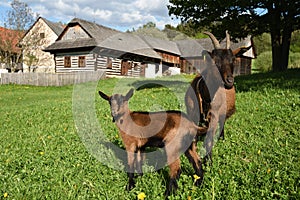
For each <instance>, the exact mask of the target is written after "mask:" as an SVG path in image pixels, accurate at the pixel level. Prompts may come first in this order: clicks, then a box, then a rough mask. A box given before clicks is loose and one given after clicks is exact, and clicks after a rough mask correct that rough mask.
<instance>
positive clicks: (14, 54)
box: [0, 0, 37, 71]
mask: <svg viewBox="0 0 300 200" xmlns="http://www.w3.org/2000/svg"><path fill="white" fill-rule="evenodd" d="M10 5H11V9H10V10H8V11H7V15H6V16H5V17H4V19H3V21H4V27H5V28H6V29H8V30H9V31H8V32H7V33H9V34H10V35H9V36H7V35H0V44H1V48H2V51H0V52H1V55H0V56H1V57H2V60H4V61H5V63H6V65H7V66H8V67H9V68H10V69H11V70H12V71H14V70H15V69H16V68H17V65H18V64H19V63H21V62H22V51H21V50H16V46H15V45H16V40H17V41H20V39H21V38H22V37H23V35H24V34H25V32H26V30H27V29H28V28H29V27H30V26H31V25H32V24H33V23H34V21H35V19H36V17H37V15H36V14H34V13H33V12H32V10H31V8H30V7H28V5H27V4H26V3H24V2H21V1H19V0H13V1H11V4H10ZM3 49H4V50H3Z"/></svg>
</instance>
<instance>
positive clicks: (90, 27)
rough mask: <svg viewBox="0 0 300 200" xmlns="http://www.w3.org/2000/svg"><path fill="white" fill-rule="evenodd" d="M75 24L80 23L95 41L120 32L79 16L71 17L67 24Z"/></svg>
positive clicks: (100, 40)
mask: <svg viewBox="0 0 300 200" xmlns="http://www.w3.org/2000/svg"><path fill="white" fill-rule="evenodd" d="M77 24H78V25H80V26H81V27H82V28H83V29H84V30H85V31H86V32H87V33H88V34H89V35H90V36H91V37H92V38H94V39H96V41H97V42H102V41H104V40H106V39H107V38H108V37H110V36H112V35H115V34H118V33H121V32H120V31H117V30H115V29H111V28H108V27H105V26H102V25H99V24H97V23H95V22H89V21H86V20H83V19H79V18H74V19H72V20H71V22H70V23H69V24H68V26H74V25H77Z"/></svg>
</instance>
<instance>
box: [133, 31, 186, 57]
mask: <svg viewBox="0 0 300 200" xmlns="http://www.w3.org/2000/svg"><path fill="white" fill-rule="evenodd" d="M139 37H141V38H142V39H143V40H144V41H145V42H146V43H147V44H148V45H149V46H150V47H151V48H153V49H155V50H160V51H164V52H169V53H173V54H176V55H180V54H181V52H180V50H179V49H178V47H177V45H176V43H175V42H172V41H170V40H163V39H159V38H153V37H150V36H145V35H139Z"/></svg>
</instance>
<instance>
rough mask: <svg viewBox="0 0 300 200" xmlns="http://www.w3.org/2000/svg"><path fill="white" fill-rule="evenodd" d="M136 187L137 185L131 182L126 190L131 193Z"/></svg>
mask: <svg viewBox="0 0 300 200" xmlns="http://www.w3.org/2000/svg"><path fill="white" fill-rule="evenodd" d="M134 187H135V183H134V182H129V183H128V184H127V186H126V190H127V191H130V190H132V189H133V188H134Z"/></svg>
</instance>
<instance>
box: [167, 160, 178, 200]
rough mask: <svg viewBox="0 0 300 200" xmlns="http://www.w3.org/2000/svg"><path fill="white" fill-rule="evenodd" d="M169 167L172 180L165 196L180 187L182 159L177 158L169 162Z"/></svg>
mask: <svg viewBox="0 0 300 200" xmlns="http://www.w3.org/2000/svg"><path fill="white" fill-rule="evenodd" d="M169 168H170V180H169V185H168V187H167V189H166V192H165V197H168V196H169V195H170V194H172V193H174V192H175V191H176V190H177V188H178V184H177V179H179V177H180V174H181V169H180V159H177V160H175V161H174V162H173V163H171V164H169Z"/></svg>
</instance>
